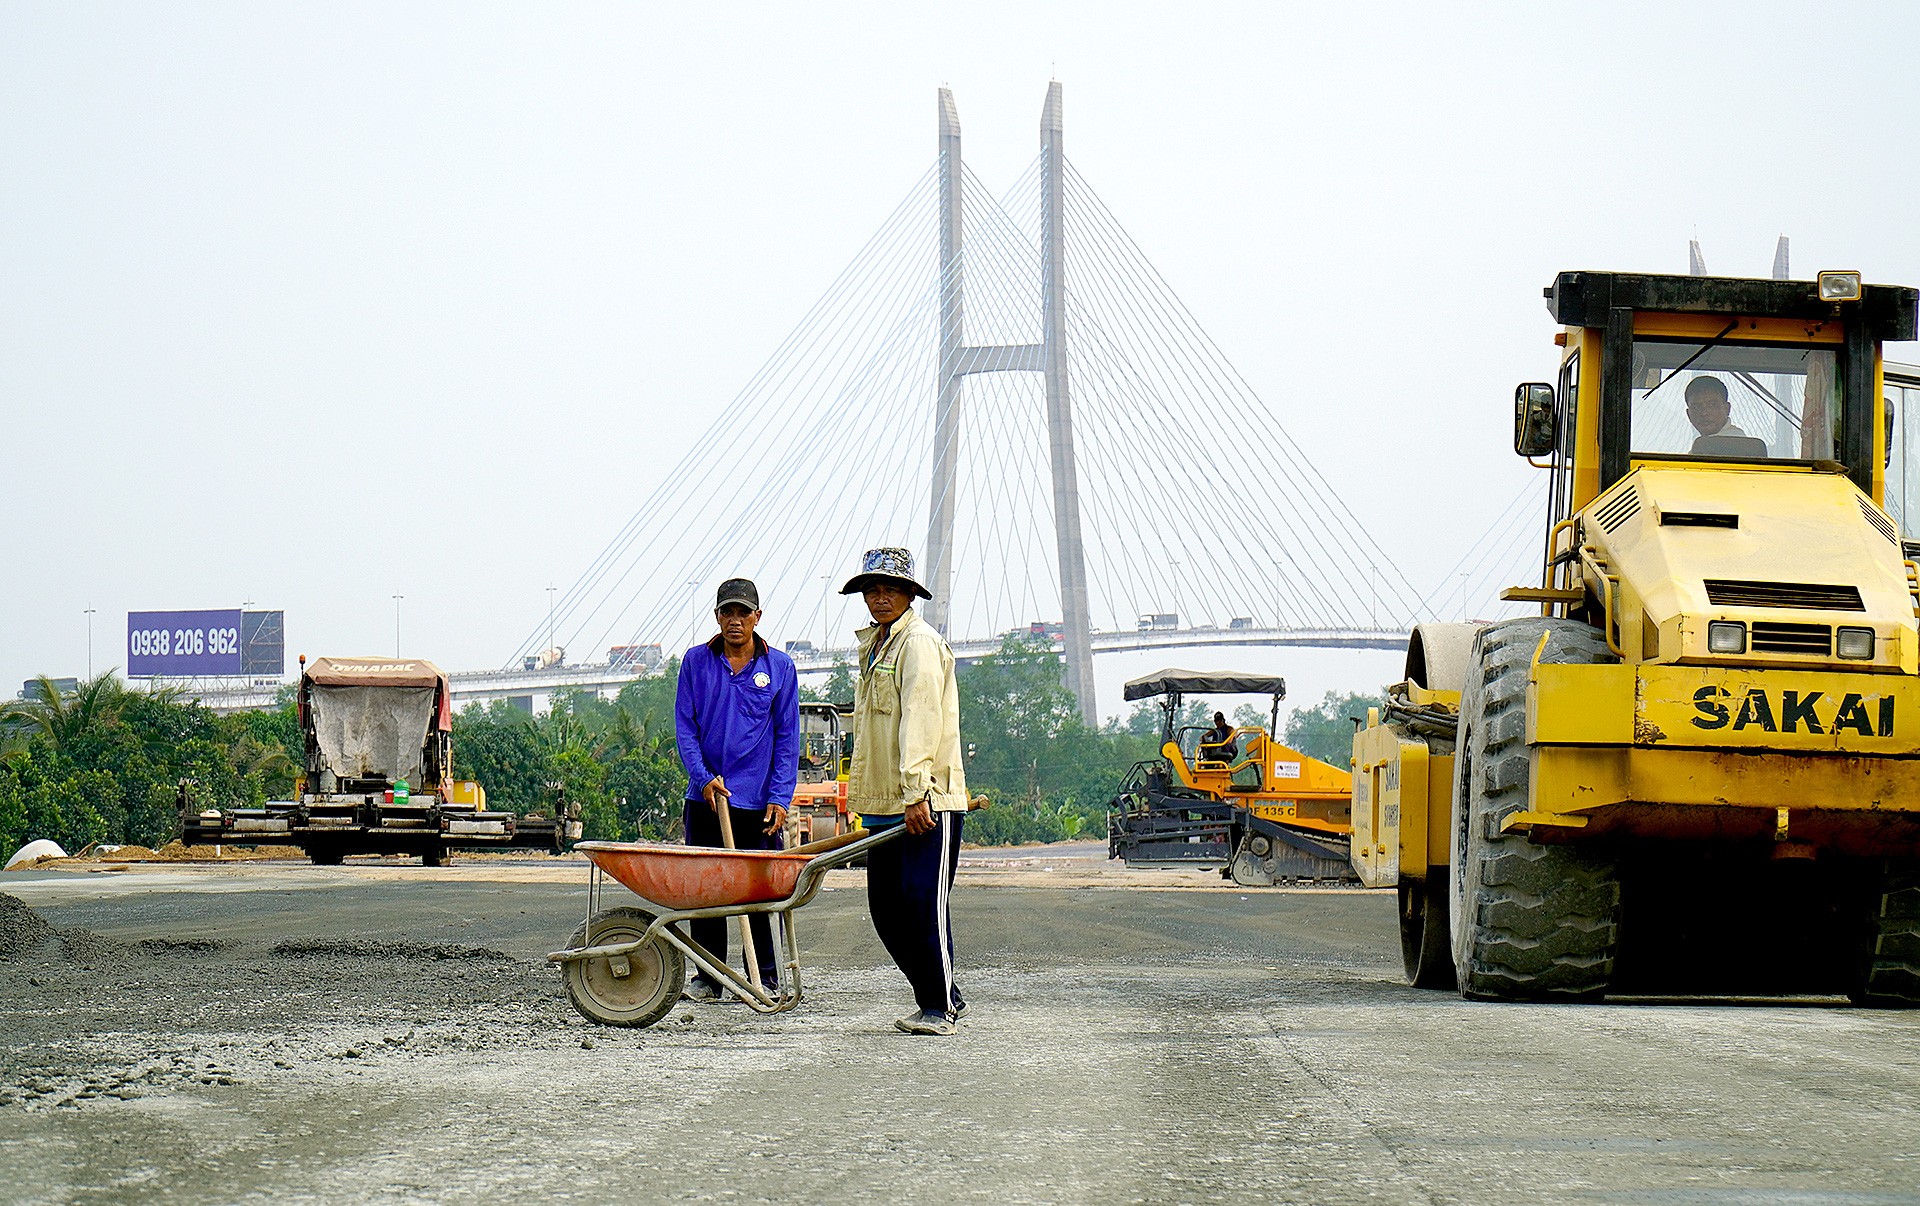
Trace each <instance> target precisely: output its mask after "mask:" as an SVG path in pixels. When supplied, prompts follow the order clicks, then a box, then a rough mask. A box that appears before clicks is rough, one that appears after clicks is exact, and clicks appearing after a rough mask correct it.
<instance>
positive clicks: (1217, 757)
mask: <svg viewBox="0 0 1920 1206" xmlns="http://www.w3.org/2000/svg"><path fill="white" fill-rule="evenodd" d="M1233 752H1234V751H1233V726H1232V725H1230V724H1228V723H1227V718H1226V716H1225V714H1223V713H1220V712H1215V713H1214V714H1213V727H1212V728H1211V729H1208V730H1207V731H1206V733H1205V734H1203V735H1202V736H1201V738H1200V761H1202V762H1232V761H1233Z"/></svg>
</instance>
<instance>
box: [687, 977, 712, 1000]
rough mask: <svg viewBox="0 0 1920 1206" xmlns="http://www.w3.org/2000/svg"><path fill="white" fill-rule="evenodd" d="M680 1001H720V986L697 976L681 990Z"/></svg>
mask: <svg viewBox="0 0 1920 1206" xmlns="http://www.w3.org/2000/svg"><path fill="white" fill-rule="evenodd" d="M680 999H681V1000H683V1001H718V1000H719V999H720V986H719V985H718V984H715V983H714V982H713V981H711V980H706V979H702V978H701V977H699V976H695V977H694V978H693V979H691V980H688V981H687V986H686V987H685V988H683V989H681V990H680Z"/></svg>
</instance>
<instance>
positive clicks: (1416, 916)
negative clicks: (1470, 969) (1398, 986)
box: [1400, 867, 1454, 989]
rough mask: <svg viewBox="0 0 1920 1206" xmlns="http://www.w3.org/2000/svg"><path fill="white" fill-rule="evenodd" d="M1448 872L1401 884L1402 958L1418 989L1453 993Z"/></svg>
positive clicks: (1437, 871) (1409, 978) (1440, 869)
mask: <svg viewBox="0 0 1920 1206" xmlns="http://www.w3.org/2000/svg"><path fill="white" fill-rule="evenodd" d="M1447 920H1448V919H1447V869H1446V868H1445V867H1428V868H1427V878H1425V879H1403V880H1401V881H1400V958H1401V961H1402V962H1403V963H1404V964H1405V966H1406V969H1407V983H1409V984H1411V985H1413V986H1414V987H1415V988H1440V989H1450V988H1452V987H1453V986H1454V983H1453V942H1452V937H1451V935H1450V934H1449V933H1448V929H1447Z"/></svg>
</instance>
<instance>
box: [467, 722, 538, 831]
mask: <svg viewBox="0 0 1920 1206" xmlns="http://www.w3.org/2000/svg"><path fill="white" fill-rule="evenodd" d="M547 759H548V751H547V749H546V748H545V746H544V745H543V744H542V743H541V741H540V739H539V737H538V736H537V735H536V734H535V732H534V727H533V720H532V719H531V718H530V717H529V716H528V715H527V714H526V713H525V712H522V711H520V709H518V708H516V707H514V706H513V705H512V704H509V703H507V702H506V701H505V700H495V701H494V703H493V705H492V707H490V708H483V707H481V706H480V705H479V704H478V703H470V704H468V705H467V706H466V707H465V708H463V709H462V710H461V711H459V712H457V713H455V714H454V718H453V768H454V774H456V775H458V776H459V777H460V778H462V779H472V780H474V781H476V782H477V783H479V784H480V786H481V787H483V788H485V789H486V793H487V807H489V808H493V809H498V810H501V811H504V812H512V813H517V814H518V815H520V816H525V815H526V814H527V813H529V812H532V811H534V809H535V808H537V807H538V806H539V805H540V804H541V803H542V802H543V801H544V800H545V799H546V795H547V789H546V785H547V782H548V781H549V780H551V779H552V778H553V777H554V776H553V775H552V774H551V773H550V771H549V768H548V765H547Z"/></svg>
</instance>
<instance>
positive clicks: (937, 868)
mask: <svg viewBox="0 0 1920 1206" xmlns="http://www.w3.org/2000/svg"><path fill="white" fill-rule="evenodd" d="M965 817H966V814H965V813H962V812H936V813H934V814H933V819H934V827H933V828H932V829H930V830H928V831H927V832H925V833H919V834H913V833H910V834H907V835H906V836H905V837H898V838H895V839H893V840H892V841H890V842H887V843H885V844H883V845H880V846H875V847H874V848H873V852H872V853H871V854H869V855H867V908H868V910H869V911H870V912H871V913H872V914H873V928H874V932H875V933H877V934H879V935H880V941H881V943H882V944H883V945H884V946H885V947H886V948H887V954H889V955H892V956H893V961H894V963H895V964H896V965H898V966H899V968H900V970H901V971H902V972H903V973H905V974H906V977H907V983H909V984H911V985H913V1000H914V1003H915V1004H916V1005H918V1006H919V1007H920V1008H921V1009H923V1010H932V1011H933V1012H935V1013H952V1012H953V1011H954V1010H955V1009H956V1008H957V1007H958V1006H959V1004H960V990H959V988H958V987H956V986H955V984H954V975H953V915H952V911H951V910H950V909H949V908H948V907H947V897H948V894H949V893H950V892H951V891H952V888H953V875H954V871H955V870H956V869H957V868H958V867H959V865H960V823H961V821H962V820H963V819H965ZM865 819H866V823H867V825H868V826H869V827H875V828H877V827H878V826H879V825H880V824H884V823H885V821H887V820H893V821H894V823H896V824H899V823H900V822H899V820H898V818H881V817H867V818H865Z"/></svg>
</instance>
